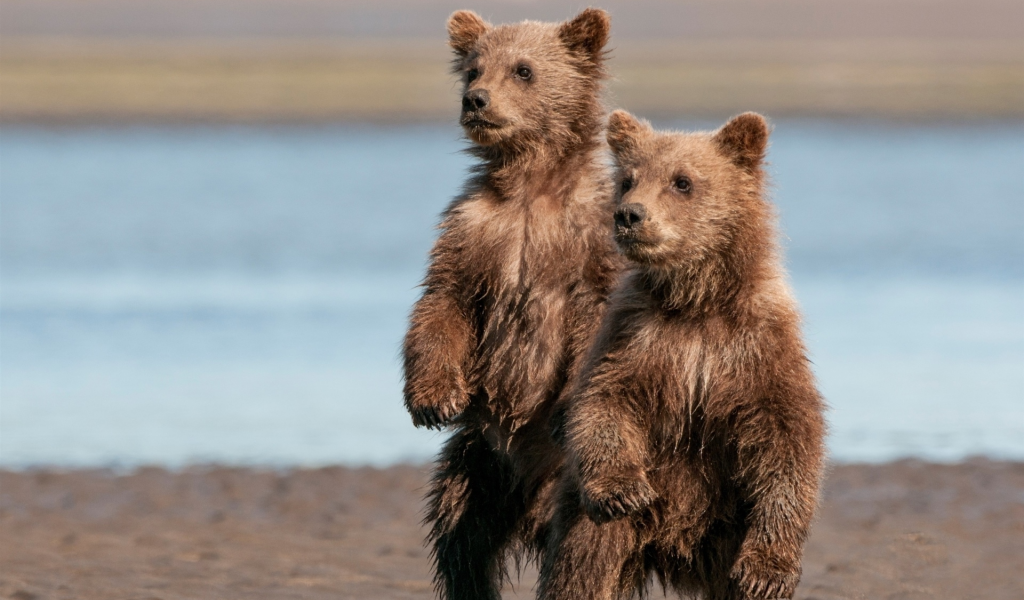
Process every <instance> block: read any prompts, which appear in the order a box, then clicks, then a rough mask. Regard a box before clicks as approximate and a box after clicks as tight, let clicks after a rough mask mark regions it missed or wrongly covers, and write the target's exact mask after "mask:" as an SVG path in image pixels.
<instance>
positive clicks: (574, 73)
mask: <svg viewBox="0 0 1024 600" xmlns="http://www.w3.org/2000/svg"><path fill="white" fill-rule="evenodd" d="M448 32H449V34H450V45H451V47H452V48H453V49H454V51H455V63H454V71H455V73H456V74H458V75H459V76H461V78H462V82H463V86H464V87H463V97H462V116H461V120H460V122H461V124H462V126H463V128H464V130H465V132H466V135H467V136H468V137H469V139H470V140H471V141H472V142H474V145H473V147H472V148H471V153H472V154H473V155H475V156H476V157H477V159H478V161H479V162H478V164H477V166H476V168H475V173H474V176H473V177H472V178H471V179H470V180H469V182H468V183H467V184H466V187H465V188H464V191H463V193H462V195H461V196H459V197H458V198H456V199H455V200H454V201H453V202H452V204H451V205H450V206H449V207H448V208H447V210H446V211H445V212H444V214H443V215H442V222H441V225H440V229H441V233H440V236H439V238H438V240H437V242H436V244H435V246H434V248H433V251H432V253H431V264H430V266H429V268H428V271H427V275H426V279H425V281H424V291H423V295H422V297H421V298H420V299H419V301H418V302H417V303H416V305H415V307H414V309H413V312H412V316H411V319H410V325H409V330H408V333H407V334H406V338H405V346H404V368H405V404H406V407H407V408H408V410H409V412H410V413H411V414H412V418H413V422H414V423H415V424H416V425H418V426H426V427H434V428H441V427H446V426H450V427H451V428H452V434H451V437H450V438H449V439H448V440H447V442H446V443H445V445H444V448H443V450H442V451H441V455H440V457H439V459H438V463H437V466H436V469H435V471H434V474H433V479H432V482H431V484H430V490H429V493H428V508H427V516H426V521H427V523H428V524H429V525H430V528H431V529H430V541H431V542H432V544H433V558H434V562H435V582H436V585H437V588H438V591H439V593H440V594H441V596H442V597H444V598H467V599H468V598H473V599H474V600H480V599H483V600H488V599H497V598H500V588H501V583H502V580H503V578H504V577H505V575H506V569H505V564H506V559H507V558H514V559H515V560H516V564H520V560H521V559H523V558H525V557H527V556H531V557H535V556H537V555H538V554H539V553H540V552H541V551H543V549H544V548H545V547H546V536H547V532H548V531H549V523H550V521H551V518H552V517H553V514H554V510H555V506H556V504H555V489H556V487H557V482H558V480H559V473H560V469H561V465H562V462H563V460H562V457H563V453H562V451H561V450H560V448H559V447H558V446H557V445H556V444H555V443H554V442H553V441H552V439H551V435H550V427H549V425H548V423H549V419H550V413H551V406H552V404H553V403H554V401H555V400H556V398H557V397H558V396H559V395H560V394H561V392H562V389H563V387H564V386H565V382H566V381H568V379H569V378H570V377H571V373H572V372H573V370H574V369H575V365H577V364H578V363H579V362H580V360H579V358H580V357H582V356H583V354H584V353H585V351H586V348H587V347H588V340H589V339H590V338H592V333H593V332H594V331H595V330H596V328H597V325H598V324H599V323H600V319H601V311H602V310H603V306H604V302H605V300H606V299H607V297H608V294H609V293H610V291H611V289H612V287H613V286H614V283H615V278H616V276H617V274H618V272H620V270H621V269H622V268H623V267H624V262H623V261H622V259H621V258H620V257H619V255H618V253H617V252H616V250H615V246H614V243H613V240H612V239H611V236H610V235H609V234H608V226H607V223H608V221H609V220H610V219H611V216H612V212H613V210H614V205H613V203H612V195H613V193H612V185H611V181H612V178H611V173H610V171H608V169H607V167H606V165H605V164H604V160H603V156H604V154H603V153H604V151H605V148H606V145H605V143H604V139H603V136H602V131H603V126H604V118H605V117H604V114H605V113H604V110H603V108H602V105H601V101H600V94H601V88H602V84H603V83H602V82H603V79H604V69H603V60H604V55H603V50H602V48H603V47H604V45H605V42H606V41H607V39H608V33H609V19H608V16H607V14H606V13H604V12H603V11H599V10H586V11H584V12H582V13H581V14H579V15H578V16H577V17H576V18H574V19H572V20H570V21H568V22H565V23H561V24H556V23H535V22H524V23H518V24H514V25H503V26H497V27H492V26H491V25H489V24H487V23H485V22H484V21H483V20H481V19H480V17H478V16H477V15H476V14H474V13H472V12H468V11H460V12H456V13H454V14H453V15H452V16H451V18H450V20H449V22H448ZM525 553H530V554H525Z"/></svg>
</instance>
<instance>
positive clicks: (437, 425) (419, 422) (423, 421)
mask: <svg viewBox="0 0 1024 600" xmlns="http://www.w3.org/2000/svg"><path fill="white" fill-rule="evenodd" d="M406 406H407V408H408V409H409V414H411V415H412V423H413V425H415V426H416V427H426V428H428V429H442V428H444V427H445V426H446V425H448V424H450V423H451V422H452V421H454V420H455V418H456V417H458V416H459V415H461V414H462V411H464V410H466V407H467V406H469V393H468V392H467V391H466V384H465V382H464V381H462V379H461V377H460V378H458V379H457V380H456V381H454V382H451V383H449V384H448V385H445V386H434V387H433V388H428V389H427V390H424V391H420V392H419V393H416V394H410V393H409V392H408V391H407V393H406Z"/></svg>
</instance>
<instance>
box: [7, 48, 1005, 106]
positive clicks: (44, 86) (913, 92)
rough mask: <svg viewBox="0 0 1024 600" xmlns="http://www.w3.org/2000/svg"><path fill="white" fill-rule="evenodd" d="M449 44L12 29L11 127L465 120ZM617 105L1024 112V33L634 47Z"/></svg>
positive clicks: (618, 63)
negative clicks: (85, 37) (991, 37)
mask: <svg viewBox="0 0 1024 600" xmlns="http://www.w3.org/2000/svg"><path fill="white" fill-rule="evenodd" d="M448 59H449V55H448V53H447V52H446V49H445V47H444V43H443V41H442V40H437V41H404V42H392V41H387V40H369V41H363V42H359V43H354V42H338V41H322V42H315V41H314V42H309V41H238V42H209V43H206V42H195V41H192V42H182V41H175V42H167V43H162V44H161V43H147V42H130V41H122V40H119V41H110V42H103V41H95V40H93V41H81V40H68V39H55V40H53V39H51V40H42V39H20V40H19V39H8V40H5V41H4V42H2V43H0V120H2V121H4V122H8V123H10V122H43V123H57V122H91V121H113V122H121V121H123V122H149V121H152V122H161V121H170V122H190V121H228V122H232V121H237V122H303V121H305V122H317V121H332V120H379V121H409V120H413V121H423V120H435V119H446V118H453V117H454V115H455V113H456V112H457V110H458V109H457V97H456V94H457V88H458V86H457V84H456V82H455V80H454V78H453V77H452V76H451V75H449V74H448V73H447V68H448ZM609 67H610V71H611V73H612V75H613V77H614V79H613V81H612V83H611V85H610V91H611V98H610V100H611V102H612V103H613V104H615V105H616V106H622V107H625V108H628V109H630V110H633V111H636V112H639V113H641V114H645V115H649V116H656V117H657V116H681V115H682V116H707V117H720V116H724V115H727V114H731V113H734V112H737V111H741V110H759V111H763V112H765V113H767V114H770V115H774V116H793V115H808V116H879V117H888V118H911V119H930V118H971V117H982V118H1024V42H1022V41H1013V40H1011V41H1004V42H1000V41H992V42H984V41H964V42H956V43H954V42H949V41H943V42H937V41H914V40H887V41H870V40H866V41H856V40H855V41H845V42H816V41H762V42H759V41H720V42H718V41H716V42H707V41H705V42H693V43H676V42H657V41H654V42H643V43H638V42H629V43H626V42H623V43H622V44H618V45H617V48H616V49H615V50H614V51H613V53H612V58H611V60H610V63H609Z"/></svg>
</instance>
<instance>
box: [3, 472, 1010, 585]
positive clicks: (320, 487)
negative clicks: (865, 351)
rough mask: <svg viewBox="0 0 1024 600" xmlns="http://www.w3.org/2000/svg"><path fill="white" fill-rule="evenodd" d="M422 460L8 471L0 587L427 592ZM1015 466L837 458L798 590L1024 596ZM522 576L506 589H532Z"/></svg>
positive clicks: (530, 573) (528, 573)
mask: <svg viewBox="0 0 1024 600" xmlns="http://www.w3.org/2000/svg"><path fill="white" fill-rule="evenodd" d="M425 478H426V471H425V468H423V467H413V466H398V467H392V468H388V469H382V470H380V469H370V468H363V469H351V468H344V467H331V468H324V469H315V470H304V469H295V470H278V471H272V470H259V469H249V468H228V467H193V468H188V469H184V470H181V471H167V470H164V469H161V468H145V469H140V470H137V471H134V472H131V473H128V474H119V475H118V474H114V473H112V472H110V471H104V470H82V471H55V470H33V471H23V472H11V471H4V472H0V595H2V597H4V598H11V599H15V600H33V599H38V600H43V599H51V598H53V599H59V598H68V599H71V598H76V599H81V600H88V599H93V598H95V599H101V598H102V599H110V598H125V599H128V598H131V599H139V600H142V599H148V600H155V599H160V600H174V599H184V598H224V599H231V598H246V599H258V598H309V599H315V598H394V599H399V598H422V599H427V598H431V597H432V592H431V585H430V576H429V556H428V552H427V551H426V549H425V548H424V546H423V536H424V530H423V528H422V527H421V526H420V524H419V520H420V513H421V507H422V503H421V496H422V490H423V486H424V484H425V481H426V479H425ZM1022 569H1024V464H1022V463H1010V462H995V461H990V460H985V459H976V460H971V461H968V462H966V463H962V464H956V465H939V464H929V463H923V462H918V461H901V462H896V463H891V464H884V465H842V466H835V467H833V468H832V469H831V471H830V475H829V478H828V482H827V485H826V488H825V494H824V502H823V505H822V508H821V510H820V513H819V518H818V521H817V524H816V526H815V527H814V530H813V534H812V536H811V540H810V542H809V543H808V545H807V549H806V556H805V561H804V578H803V583H802V584H801V586H800V588H799V591H798V593H797V598H802V599H804V600H810V599H817V600H829V599H841V598H865V599H868V598H870V599H878V598H888V599H918V598H920V599H925V598H944V599H949V600H956V599H967V598H985V599H987V600H1000V599H1005V600H1011V599H1018V598H1021V597H1024V578H1022V577H1021V572H1022ZM534 576H535V574H534V571H533V570H532V569H527V570H526V572H524V574H523V577H522V579H521V581H519V582H518V583H517V585H516V586H515V589H512V588H511V587H510V588H509V589H508V593H507V594H506V597H508V598H531V597H533V594H532V584H533V581H534V579H533V578H534Z"/></svg>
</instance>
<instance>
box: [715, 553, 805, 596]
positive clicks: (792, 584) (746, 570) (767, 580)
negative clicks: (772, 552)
mask: <svg viewBox="0 0 1024 600" xmlns="http://www.w3.org/2000/svg"><path fill="white" fill-rule="evenodd" d="M785 562H786V561H783V560H780V559H777V558H776V559H773V558H772V557H769V556H760V557H759V556H757V555H750V554H744V555H741V556H740V558H739V559H738V560H737V561H736V565H735V566H733V569H732V572H731V573H730V574H729V576H730V577H731V578H733V579H735V580H736V581H737V582H739V585H740V589H741V590H742V591H743V598H745V599H748V600H773V599H779V598H792V597H793V594H794V593H795V592H796V586H797V584H798V583H800V567H799V566H796V567H794V566H791V565H788V564H784V563H785Z"/></svg>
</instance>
